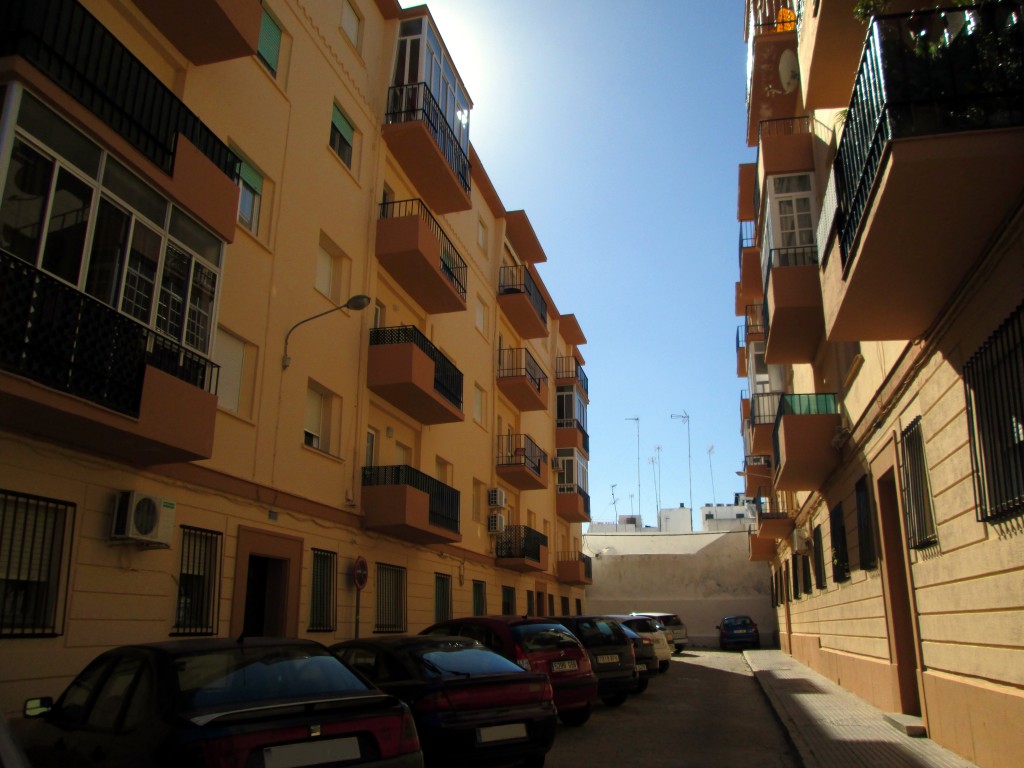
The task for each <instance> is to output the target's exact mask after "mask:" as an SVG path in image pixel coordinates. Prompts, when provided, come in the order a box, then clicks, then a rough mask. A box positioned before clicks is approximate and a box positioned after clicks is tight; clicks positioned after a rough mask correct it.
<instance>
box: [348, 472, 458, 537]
mask: <svg viewBox="0 0 1024 768" xmlns="http://www.w3.org/2000/svg"><path fill="white" fill-rule="evenodd" d="M362 484H363V485H408V486H409V487H411V488H415V489H416V490H418V491H423V492H424V493H425V494H427V497H428V501H427V505H428V517H427V520H428V521H429V522H430V524H431V525H436V526H438V527H440V528H445V529H447V530H449V531H452V532H453V533H458V532H459V506H460V501H459V499H460V492H459V491H457V490H456V489H455V488H452V487H451V486H449V485H445V484H444V483H442V482H441V481H440V480H435V479H434V478H432V477H430V476H429V475H427V474H424V473H423V472H420V471H419V470H418V469H413V468H412V467H410V466H407V465H405V464H400V465H391V466H385V467H363V483H362Z"/></svg>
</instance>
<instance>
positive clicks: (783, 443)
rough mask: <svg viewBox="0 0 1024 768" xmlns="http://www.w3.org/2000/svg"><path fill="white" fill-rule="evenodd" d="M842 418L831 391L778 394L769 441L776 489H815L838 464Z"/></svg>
mask: <svg viewBox="0 0 1024 768" xmlns="http://www.w3.org/2000/svg"><path fill="white" fill-rule="evenodd" d="M841 426H842V421H841V419H840V417H839V411H838V409H837V407H836V396H835V395H833V394H820V395H818V394H815V395H790V394H786V395H782V399H781V400H780V401H779V407H778V413H777V414H776V417H775V428H774V431H773V433H772V444H773V451H774V460H775V484H774V488H775V490H776V491H816V490H818V489H819V488H821V487H822V485H823V483H824V482H825V480H826V479H827V478H828V476H829V475H830V474H831V473H832V471H833V470H834V469H835V468H836V466H838V464H839V452H838V451H837V450H836V449H835V448H833V447H832V442H833V440H835V438H836V434H837V432H838V430H839V428H840V427H841Z"/></svg>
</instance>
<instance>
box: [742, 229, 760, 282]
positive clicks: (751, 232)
mask: <svg viewBox="0 0 1024 768" xmlns="http://www.w3.org/2000/svg"><path fill="white" fill-rule="evenodd" d="M756 227H757V222H756V221H754V220H753V219H744V220H743V221H741V222H740V243H739V246H740V247H739V251H738V258H739V263H740V269H743V250H744V249H745V248H753V247H754V245H755V244H756V243H757V230H756ZM740 277H742V275H740Z"/></svg>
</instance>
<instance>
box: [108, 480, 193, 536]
mask: <svg viewBox="0 0 1024 768" xmlns="http://www.w3.org/2000/svg"><path fill="white" fill-rule="evenodd" d="M176 511H177V505H176V504H175V503H174V502H173V501H170V500H168V499H158V498H156V497H155V496H147V495H146V494H144V493H139V492H138V491H122V492H121V493H119V494H118V495H117V497H116V498H115V500H114V514H113V521H112V523H111V526H110V540H111V541H115V542H135V543H137V544H145V545H147V546H150V547H164V548H166V547H170V546H171V537H172V536H173V535H174V516H175V513H176Z"/></svg>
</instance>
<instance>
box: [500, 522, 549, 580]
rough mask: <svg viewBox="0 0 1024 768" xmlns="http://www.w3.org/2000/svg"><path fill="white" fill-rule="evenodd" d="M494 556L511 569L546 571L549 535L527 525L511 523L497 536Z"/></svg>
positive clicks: (504, 566) (503, 566) (501, 564)
mask: <svg viewBox="0 0 1024 768" xmlns="http://www.w3.org/2000/svg"><path fill="white" fill-rule="evenodd" d="M494 557H495V558H496V561H497V564H498V565H499V566H501V567H502V568H508V569H509V570H511V571H520V572H523V573H527V572H531V571H546V570H547V569H548V537H547V536H545V535H544V534H543V533H541V532H540V531H536V530H534V529H533V528H529V527H527V526H525V525H510V526H508V527H507V528H506V529H505V530H504V531H502V532H501V533H499V534H498V535H497V536H496V537H495V541H494Z"/></svg>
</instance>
